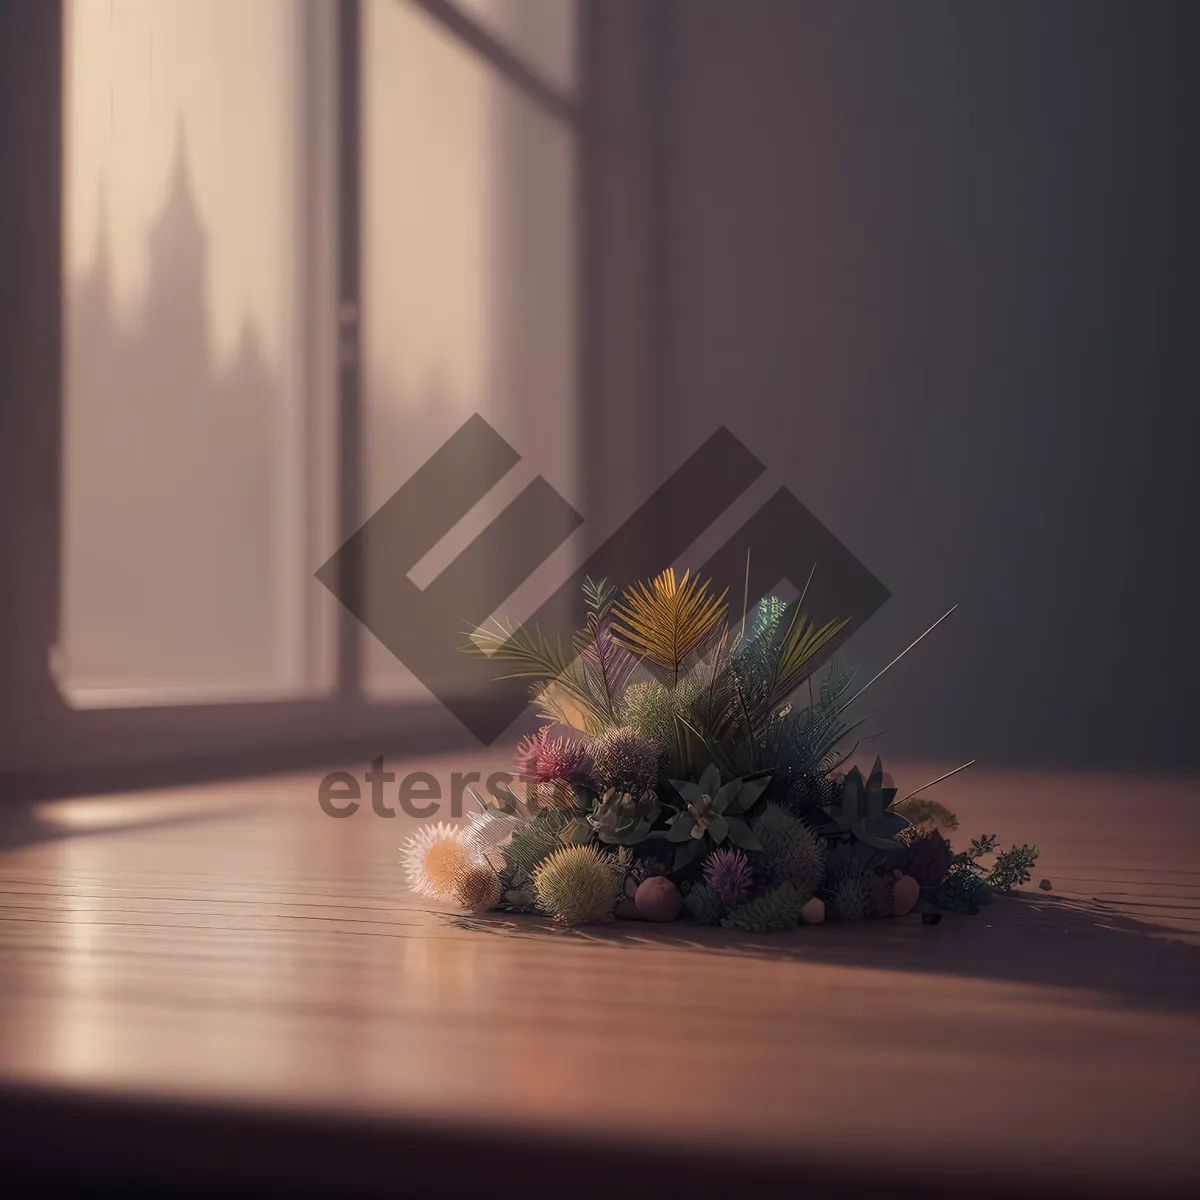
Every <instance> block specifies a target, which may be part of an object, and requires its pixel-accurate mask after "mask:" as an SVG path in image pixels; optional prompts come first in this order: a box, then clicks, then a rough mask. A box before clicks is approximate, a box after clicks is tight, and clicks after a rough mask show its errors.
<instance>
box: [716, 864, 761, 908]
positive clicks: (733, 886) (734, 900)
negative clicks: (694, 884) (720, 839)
mask: <svg viewBox="0 0 1200 1200" xmlns="http://www.w3.org/2000/svg"><path fill="white" fill-rule="evenodd" d="M704 882H705V883H707V884H708V886H709V887H710V888H711V889H712V892H713V895H715V896H716V898H717V899H718V900H719V901H720V902H721V903H722V904H724V905H726V906H728V907H730V908H732V907H733V906H734V905H737V904H741V902H742V901H743V900H745V899H746V897H747V896H749V895H750V889H751V888H752V887H753V886H754V870H753V868H752V867H751V866H750V860H749V859H748V858H747V857H746V856H745V855H744V854H743V853H742V852H741V851H740V850H728V849H726V850H716V851H714V852H713V853H712V854H710V855H709V856H708V860H707V861H706V862H705V864H704Z"/></svg>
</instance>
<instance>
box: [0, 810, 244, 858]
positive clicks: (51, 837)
mask: <svg viewBox="0 0 1200 1200" xmlns="http://www.w3.org/2000/svg"><path fill="white" fill-rule="evenodd" d="M261 807H262V806H261V805H247V806H245V807H243V808H241V809H240V810H239V813H238V815H239V816H248V815H250V814H251V813H254V812H257V811H259V810H260V809H261ZM39 808H40V805H37V804H28V803H24V802H22V803H16V804H7V805H0V852H3V851H5V850H18V849H20V848H21V847H22V846H31V845H37V844H39V843H43V842H54V841H63V840H65V839H67V838H83V837H87V838H93V837H107V836H111V835H113V834H119V833H131V832H134V831H142V830H150V829H160V828H170V827H173V826H179V825H195V824H198V823H201V822H211V821H214V820H228V819H229V816H230V814H229V812H228V811H227V810H221V809H214V810H212V811H207V812H206V811H204V810H203V809H196V808H193V809H191V810H189V811H187V812H181V813H173V814H167V815H161V816H146V817H142V818H139V819H136V820H124V821H113V822H112V823H110V824H104V823H100V824H96V825H88V826H84V827H71V826H67V825H60V824H57V823H55V822H54V821H50V820H47V819H46V818H45V817H44V816H42V815H40V813H39Z"/></svg>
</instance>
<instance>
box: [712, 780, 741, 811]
mask: <svg viewBox="0 0 1200 1200" xmlns="http://www.w3.org/2000/svg"><path fill="white" fill-rule="evenodd" d="M741 786H742V781H741V780H740V779H731V780H730V781H729V782H728V783H723V784H721V786H720V788H719V789H718V790H717V794H716V795H715V796H714V797H713V812H716V813H723V812H725V810H726V809H727V808H729V806H730V804H731V803H732V802H733V800H734V798H735V797H736V796H737V793H738V788H740V787H741ZM733 811H734V812H737V811H738V810H737V809H734V810H733Z"/></svg>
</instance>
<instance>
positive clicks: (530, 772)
mask: <svg viewBox="0 0 1200 1200" xmlns="http://www.w3.org/2000/svg"><path fill="white" fill-rule="evenodd" d="M552 728H553V726H551V725H543V726H542V727H541V729H539V730H538V731H537V733H536V734H534V735H533V736H532V737H526V738H522V740H521V741H520V742H519V743H518V745H517V751H516V757H515V759H514V765H515V767H516V769H517V774H518V776H520V778H521V779H523V780H525V781H526V782H527V783H553V782H554V781H555V780H557V779H566V780H570V779H572V778H574V777H575V776H577V775H578V774H579V773H580V771H581V770H582V768H583V764H584V759H585V757H586V751H585V750H584V747H583V743H582V742H577V741H575V740H574V739H573V738H562V737H556V738H552V737H551V736H550V730H551V729H552Z"/></svg>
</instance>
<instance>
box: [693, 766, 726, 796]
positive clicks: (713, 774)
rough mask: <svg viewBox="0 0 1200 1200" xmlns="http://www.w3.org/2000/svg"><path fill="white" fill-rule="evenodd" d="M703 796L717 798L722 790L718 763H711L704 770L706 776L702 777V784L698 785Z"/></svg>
mask: <svg viewBox="0 0 1200 1200" xmlns="http://www.w3.org/2000/svg"><path fill="white" fill-rule="evenodd" d="M697 786H698V787H699V789H700V795H702V796H715V795H716V794H717V792H718V791H719V790H720V788H721V772H720V771H718V770H717V766H716V763H709V764H708V766H707V767H705V768H704V774H703V775H701V776H700V782H699V784H698V785H697Z"/></svg>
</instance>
